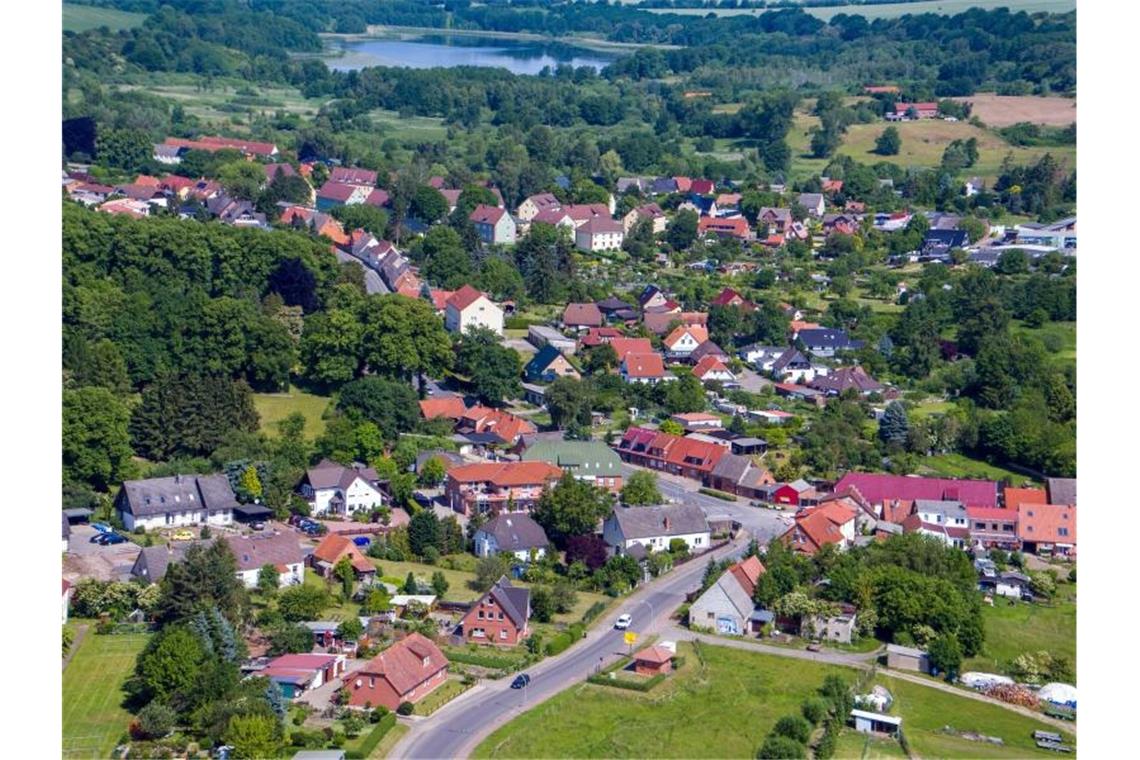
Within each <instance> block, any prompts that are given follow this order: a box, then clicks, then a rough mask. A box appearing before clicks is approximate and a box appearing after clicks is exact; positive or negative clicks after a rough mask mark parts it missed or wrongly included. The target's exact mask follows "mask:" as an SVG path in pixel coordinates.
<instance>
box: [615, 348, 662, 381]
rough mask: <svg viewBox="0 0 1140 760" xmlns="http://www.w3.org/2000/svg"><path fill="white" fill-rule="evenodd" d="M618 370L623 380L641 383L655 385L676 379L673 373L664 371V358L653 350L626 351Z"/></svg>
mask: <svg viewBox="0 0 1140 760" xmlns="http://www.w3.org/2000/svg"><path fill="white" fill-rule="evenodd" d="M647 342H648V341H647ZM618 372H619V374H620V375H621V379H622V380H624V381H625V382H627V383H641V384H643V385H657V383H661V382H667V381H670V380H675V379H676V376H675V375H671V374H669V373H668V372H666V371H665V360H664V359H663V358H662V356H661V354H659V353H657V352H655V351H650V352H648V353H627V354H626V355H625V356H624V357H623V358H622V360H621V366H620V367H619V369H618Z"/></svg>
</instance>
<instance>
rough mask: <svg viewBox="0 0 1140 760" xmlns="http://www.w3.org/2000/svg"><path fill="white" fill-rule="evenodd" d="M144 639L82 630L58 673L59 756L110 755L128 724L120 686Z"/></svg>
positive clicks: (141, 636) (142, 635)
mask: <svg viewBox="0 0 1140 760" xmlns="http://www.w3.org/2000/svg"><path fill="white" fill-rule="evenodd" d="M149 638H150V635H149V634H136V635H125V636H100V635H97V634H96V633H95V631H94V629H93V628H92V629H89V630H88V631H87V634H86V635H85V636H84V637H83V641H82V642H80V645H79V649H78V651H77V652H76V653H75V656H74V657H73V658H72V660H71V662H70V663H68V665H67V669H66V670H65V671H63V757H65V758H87V757H110V755H111V752H112V750H114V749H115V745H116V744H118V742H119V737H121V736H122V735H123V734H125V733H126V732H127V726H128V724H129V723H130V720H131V715H130V713H128V712H127V711H126V710H124V709H123V707H122V701H123V697H124V694H123V684H125V683H126V681H127V678H128V677H129V676H130V674H131V673H132V672H133V671H134V667H135V657H137V656H138V653H139V652H141V651H142V649H143V647H144V646H146V642H147V640H148V639H149Z"/></svg>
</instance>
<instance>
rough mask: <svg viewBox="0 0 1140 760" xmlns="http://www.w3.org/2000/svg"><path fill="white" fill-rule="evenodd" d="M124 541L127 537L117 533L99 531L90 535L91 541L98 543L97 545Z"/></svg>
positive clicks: (108, 544)
mask: <svg viewBox="0 0 1140 760" xmlns="http://www.w3.org/2000/svg"><path fill="white" fill-rule="evenodd" d="M126 542H127V539H125V538H123V537H122V536H120V535H119V534H118V533H100V534H99V535H97V536H92V537H91V543H93V544H98V545H99V546H114V545H115V544H125V543H126Z"/></svg>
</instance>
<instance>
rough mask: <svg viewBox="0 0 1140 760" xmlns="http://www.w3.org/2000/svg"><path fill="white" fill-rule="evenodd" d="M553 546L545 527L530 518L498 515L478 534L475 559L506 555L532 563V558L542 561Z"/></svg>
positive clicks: (512, 514) (505, 514)
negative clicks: (547, 550) (550, 546)
mask: <svg viewBox="0 0 1140 760" xmlns="http://www.w3.org/2000/svg"><path fill="white" fill-rule="evenodd" d="M549 545H550V542H549V541H548V540H547V538H546V531H544V530H543V529H542V526H541V525H539V524H538V523H536V522H535V521H534V520H532V519H531V518H530V516H529V515H526V514H522V513H517V512H506V513H503V514H501V515H495V516H494V517H492V518H491V519H490V520H488V521H487V522H486V523H485V524H483V525H482V526H481V527H480V528H479V529H478V530H476V531H475V556H476V557H491V556H494V555H496V554H500V553H506V554H510V555H512V556H514V558H515V559H516V560H518V561H520V562H529V561H530V560H531V555H532V552H533V556H534V558H535V559H541V558H542V557H543V556H545V554H546V547H548V546H549Z"/></svg>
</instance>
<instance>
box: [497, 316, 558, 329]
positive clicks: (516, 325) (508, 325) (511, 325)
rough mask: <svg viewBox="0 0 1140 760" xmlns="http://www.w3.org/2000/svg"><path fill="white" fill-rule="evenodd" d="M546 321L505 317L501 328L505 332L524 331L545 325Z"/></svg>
mask: <svg viewBox="0 0 1140 760" xmlns="http://www.w3.org/2000/svg"><path fill="white" fill-rule="evenodd" d="M547 321H548V320H545V319H537V318H536V319H530V318H528V317H507V318H506V319H504V320H503V327H504V328H505V329H507V330H525V329H527V328H528V327H530V326H531V325H545V324H546V323H547Z"/></svg>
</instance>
